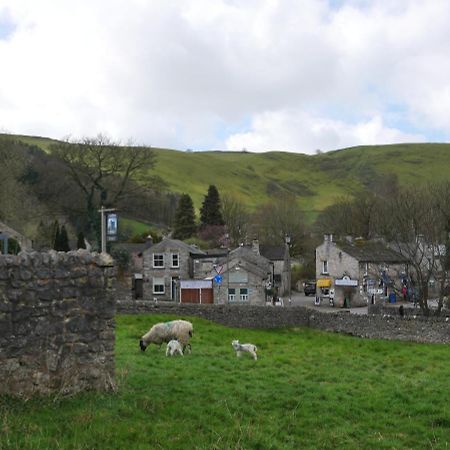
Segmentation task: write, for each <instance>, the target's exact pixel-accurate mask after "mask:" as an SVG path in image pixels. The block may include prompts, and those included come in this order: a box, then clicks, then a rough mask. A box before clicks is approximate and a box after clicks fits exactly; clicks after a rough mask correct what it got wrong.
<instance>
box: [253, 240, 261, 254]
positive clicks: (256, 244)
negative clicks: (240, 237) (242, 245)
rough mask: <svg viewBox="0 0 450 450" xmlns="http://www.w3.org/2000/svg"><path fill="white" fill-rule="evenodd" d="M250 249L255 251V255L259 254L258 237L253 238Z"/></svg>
mask: <svg viewBox="0 0 450 450" xmlns="http://www.w3.org/2000/svg"><path fill="white" fill-rule="evenodd" d="M252 250H253V252H254V253H255V255H258V256H259V255H260V253H259V241H258V239H253V241H252Z"/></svg>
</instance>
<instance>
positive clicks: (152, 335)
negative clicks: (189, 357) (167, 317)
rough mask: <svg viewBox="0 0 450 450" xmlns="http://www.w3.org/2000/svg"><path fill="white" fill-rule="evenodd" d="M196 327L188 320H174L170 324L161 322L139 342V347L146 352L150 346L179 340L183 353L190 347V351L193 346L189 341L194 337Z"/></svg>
mask: <svg viewBox="0 0 450 450" xmlns="http://www.w3.org/2000/svg"><path fill="white" fill-rule="evenodd" d="M193 331H194V327H193V326H192V323H191V322H188V321H187V320H172V321H170V322H160V323H157V324H155V325H153V326H152V327H151V328H150V330H149V331H148V332H147V333H145V334H144V336H142V338H141V340H140V341H139V346H140V348H141V350H142V351H143V352H144V351H145V349H146V348H147V347H148V346H149V345H150V344H155V345H159V347H160V348H161V345H162V344H163V343H164V342H169V341H171V340H172V339H176V340H178V342H179V343H180V344H181V345H182V348H183V352H184V350H185V349H186V347H188V348H189V349H190V347H191V345H190V344H189V340H190V338H191V337H192V333H193Z"/></svg>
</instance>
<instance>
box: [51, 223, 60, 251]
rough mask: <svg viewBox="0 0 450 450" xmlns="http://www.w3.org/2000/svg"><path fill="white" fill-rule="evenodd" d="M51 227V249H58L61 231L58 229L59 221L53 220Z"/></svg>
mask: <svg viewBox="0 0 450 450" xmlns="http://www.w3.org/2000/svg"><path fill="white" fill-rule="evenodd" d="M52 228H53V229H52V235H53V250H56V251H59V250H60V246H61V232H60V230H59V222H58V221H57V220H55V223H54V224H53V227H52Z"/></svg>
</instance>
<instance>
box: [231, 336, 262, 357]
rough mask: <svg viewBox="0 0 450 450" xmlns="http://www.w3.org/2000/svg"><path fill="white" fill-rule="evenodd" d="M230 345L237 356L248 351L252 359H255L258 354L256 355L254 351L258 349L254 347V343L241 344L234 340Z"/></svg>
mask: <svg viewBox="0 0 450 450" xmlns="http://www.w3.org/2000/svg"><path fill="white" fill-rule="evenodd" d="M231 345H232V346H233V348H234V350H235V351H236V356H237V357H238V358H239V357H240V356H241V354H242V352H247V353H250V355H251V356H252V357H253V359H254V360H255V361H256V360H257V359H258V356H257V355H256V352H257V351H258V349H257V348H256V345H254V344H241V343H240V342H239V341H238V340H234V341H233V342H232V343H231Z"/></svg>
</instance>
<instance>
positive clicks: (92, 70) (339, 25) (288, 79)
mask: <svg viewBox="0 0 450 450" xmlns="http://www.w3.org/2000/svg"><path fill="white" fill-rule="evenodd" d="M449 16H450V3H449V2H447V1H446V0H433V1H432V2H422V1H419V0H403V1H392V0H373V1H362V0H341V1H338V2H330V1H328V0H304V1H302V2H298V1H296V0H249V1H246V2H241V1H237V0H216V1H214V2H210V1H207V0H174V1H170V2H167V1H165V0H154V1H151V2H148V1H145V0H129V1H128V2H127V3H126V5H125V4H124V3H123V2H122V1H119V0H78V1H76V2H73V1H69V0H59V1H58V2H55V1H52V0H34V1H33V0H0V18H1V17H7V18H8V22H9V23H12V24H14V28H11V29H10V31H9V32H8V34H7V35H6V34H1V33H0V36H5V37H4V38H3V39H2V37H0V61H2V70H1V71H0V128H1V129H8V130H10V131H11V132H17V133H29V134H41V135H48V136H51V137H56V138H58V137H62V136H66V135H68V134H72V135H75V136H85V135H92V134H96V133H98V132H106V133H108V134H110V135H111V136H112V137H113V138H116V139H121V140H127V139H128V138H133V139H134V140H135V141H137V142H139V143H146V144H151V145H154V146H165V147H175V148H181V149H183V148H187V147H190V148H203V149H207V148H220V147H222V148H236V149H238V150H240V149H241V148H242V147H247V148H248V149H252V148H253V149H254V150H257V151H262V150H265V149H268V148H273V149H279V150H295V151H304V152H310V151H314V150H315V149H317V148H321V149H323V150H325V149H331V148H339V147H344V146H349V145H358V144H371V143H390V142H399V141H402V140H408V141H411V140H432V139H431V137H430V136H433V135H434V134H435V133H438V134H439V133H440V134H441V135H443V136H449V134H448V131H447V130H448V129H449V125H450V124H449V121H450V79H449V78H448V73H449V70H450V54H449V53H448V48H449V45H450V29H449V27H448V25H447V18H448V17H449ZM11 30H13V34H11ZM393 107H394V108H395V109H394V110H393V109H392V108H393ZM243 123H248V127H247V128H246V129H244V130H243V129H242V124H243Z"/></svg>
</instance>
